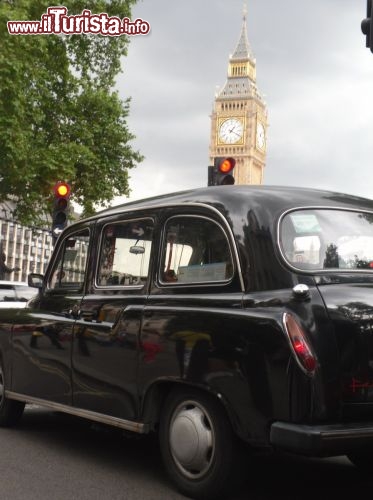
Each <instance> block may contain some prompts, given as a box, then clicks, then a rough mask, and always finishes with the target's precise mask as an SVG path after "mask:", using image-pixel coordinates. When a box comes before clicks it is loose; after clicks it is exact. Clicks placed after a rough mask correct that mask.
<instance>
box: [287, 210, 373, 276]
mask: <svg viewBox="0 0 373 500" xmlns="http://www.w3.org/2000/svg"><path fill="white" fill-rule="evenodd" d="M279 243H280V248H281V251H282V254H283V255H284V256H285V258H286V260H287V261H288V262H289V263H290V264H291V265H292V266H293V267H295V268H297V269H300V270H311V271H312V270H324V269H325V270H332V269H339V270H345V271H349V270H359V269H365V270H373V214H372V213H366V212H353V211H347V210H338V209H302V210H296V211H293V212H290V213H288V214H286V215H285V216H284V217H283V219H282V221H281V224H280V233H279Z"/></svg>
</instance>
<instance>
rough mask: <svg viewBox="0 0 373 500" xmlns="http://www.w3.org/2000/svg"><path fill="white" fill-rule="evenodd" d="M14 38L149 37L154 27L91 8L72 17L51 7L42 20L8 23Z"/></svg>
mask: <svg viewBox="0 0 373 500" xmlns="http://www.w3.org/2000/svg"><path fill="white" fill-rule="evenodd" d="M7 25H8V33H9V34H10V35H60V34H63V35H81V34H92V35H104V36H121V35H130V36H134V35H146V34H147V33H149V31H150V24H149V23H148V22H146V21H144V20H143V19H136V20H135V21H133V22H132V21H131V20H130V19H129V18H128V17H125V18H123V19H120V18H119V17H116V16H111V17H110V16H108V14H106V13H105V12H101V14H92V12H91V11H90V10H88V9H85V10H83V12H82V13H81V14H80V15H77V16H68V15H67V8H66V7H62V6H61V7H49V8H48V9H47V13H46V14H43V15H42V16H41V20H40V21H8V22H7Z"/></svg>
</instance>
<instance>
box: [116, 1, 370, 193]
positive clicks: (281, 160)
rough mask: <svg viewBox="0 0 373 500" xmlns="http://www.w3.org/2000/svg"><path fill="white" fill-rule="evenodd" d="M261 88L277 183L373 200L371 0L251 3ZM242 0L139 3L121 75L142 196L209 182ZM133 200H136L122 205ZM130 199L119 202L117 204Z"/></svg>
mask: <svg viewBox="0 0 373 500" xmlns="http://www.w3.org/2000/svg"><path fill="white" fill-rule="evenodd" d="M246 4H247V10H248V15H247V27H248V36H249V42H250V44H251V48H252V51H253V53H254V56H255V57H256V62H257V84H258V88H259V91H260V92H261V94H262V95H264V99H265V101H266V103H267V108H268V117H269V123H270V127H269V130H268V134H267V162H266V167H265V172H264V183H265V184H271V185H273V184H285V185H292V186H307V187H316V188H323V189H324V188H325V189H331V190H334V191H342V192H347V193H352V194H357V195H361V196H366V197H369V198H372V197H373V168H372V167H373V54H372V53H371V52H370V50H369V49H367V48H366V47H365V36H364V35H363V34H362V32H361V28H360V24H361V20H362V19H363V18H364V17H365V16H366V0H312V1H306V0H281V1H280V0H247V2H246ZM243 5H244V2H243V1H242V0H208V1H207V0H187V1H186V0H139V2H138V3H137V5H136V6H135V7H134V9H133V13H132V19H133V20H134V19H136V18H142V19H144V20H146V21H148V22H149V23H150V25H151V32H150V33H149V34H148V35H146V36H137V37H132V38H131V43H130V45H129V51H128V56H127V57H126V58H124V60H123V68H122V73H121V75H120V76H119V78H118V89H119V92H120V95H121V97H123V98H127V97H131V99H132V101H131V107H130V116H129V118H128V124H129V128H130V130H131V132H133V133H134V134H135V135H136V140H135V141H134V142H133V146H134V148H135V149H138V150H139V151H140V152H141V153H142V154H143V155H144V156H145V160H144V161H143V162H142V163H141V164H139V165H138V167H137V168H136V169H135V170H132V171H131V172H130V176H131V180H130V186H131V189H132V193H131V197H130V199H139V198H143V197H147V196H152V195H156V194H163V193H167V192H173V191H180V190H183V189H186V188H194V187H200V186H206V185H207V166H208V164H209V153H208V152H209V140H210V114H211V111H212V106H213V101H214V96H215V92H216V89H217V87H222V86H223V85H224V83H225V81H226V78H227V67H228V61H229V55H230V54H231V53H232V52H233V51H234V49H235V47H236V45H237V42H238V39H239V35H240V32H241V26H242V12H243ZM121 201H124V200H121ZM116 202H118V200H116Z"/></svg>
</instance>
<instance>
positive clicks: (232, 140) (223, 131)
mask: <svg viewBox="0 0 373 500" xmlns="http://www.w3.org/2000/svg"><path fill="white" fill-rule="evenodd" d="M219 141H220V142H223V143H224V144H236V143H238V142H240V143H242V142H243V122H242V121H241V120H239V119H238V118H227V119H226V120H224V121H223V122H222V123H221V124H220V126H219Z"/></svg>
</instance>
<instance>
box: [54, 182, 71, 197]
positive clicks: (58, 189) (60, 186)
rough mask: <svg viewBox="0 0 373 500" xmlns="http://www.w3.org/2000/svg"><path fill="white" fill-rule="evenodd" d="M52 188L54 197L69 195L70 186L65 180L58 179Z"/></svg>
mask: <svg viewBox="0 0 373 500" xmlns="http://www.w3.org/2000/svg"><path fill="white" fill-rule="evenodd" d="M53 189H54V195H55V196H56V198H68V197H69V196H70V192H71V188H70V184H68V183H67V182H63V181H58V182H57V183H56V184H55V186H54V188H53Z"/></svg>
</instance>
